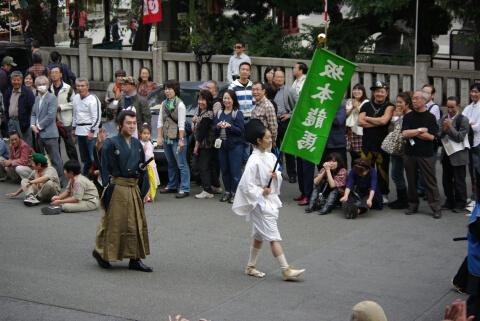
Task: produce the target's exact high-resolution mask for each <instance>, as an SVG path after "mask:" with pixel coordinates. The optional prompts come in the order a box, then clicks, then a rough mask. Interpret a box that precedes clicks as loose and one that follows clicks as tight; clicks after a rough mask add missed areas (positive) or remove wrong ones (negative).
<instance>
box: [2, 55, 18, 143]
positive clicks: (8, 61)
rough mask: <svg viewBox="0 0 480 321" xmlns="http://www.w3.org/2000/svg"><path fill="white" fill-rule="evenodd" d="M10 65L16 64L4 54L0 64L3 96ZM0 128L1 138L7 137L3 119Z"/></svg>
mask: <svg viewBox="0 0 480 321" xmlns="http://www.w3.org/2000/svg"><path fill="white" fill-rule="evenodd" d="M12 66H13V67H16V66H17V64H16V63H14V62H13V58H12V57H10V56H5V57H4V58H3V60H2V64H1V66H0V93H1V94H2V96H3V97H5V93H6V91H7V88H8V87H9V85H10V81H9V79H8V74H9V73H10V72H11V71H12ZM0 107H1V97H0ZM0 128H1V132H2V136H3V139H4V140H6V139H8V138H7V137H8V126H7V123H5V122H4V121H1V122H0Z"/></svg>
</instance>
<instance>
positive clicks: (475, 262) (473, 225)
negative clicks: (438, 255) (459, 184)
mask: <svg viewBox="0 0 480 321" xmlns="http://www.w3.org/2000/svg"><path fill="white" fill-rule="evenodd" d="M475 174H476V175H475V176H476V179H477V180H476V182H477V183H476V185H477V186H476V187H475V190H476V196H477V197H476V204H475V209H474V210H473V212H472V215H471V216H470V220H469V221H468V234H467V237H468V293H469V294H470V296H469V297H468V300H467V316H468V317H470V316H472V315H473V316H475V320H476V319H478V318H480V203H479V202H480V171H479V170H478V169H476V171H475Z"/></svg>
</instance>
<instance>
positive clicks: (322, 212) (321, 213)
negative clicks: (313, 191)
mask: <svg viewBox="0 0 480 321" xmlns="http://www.w3.org/2000/svg"><path fill="white" fill-rule="evenodd" d="M328 213H330V210H328V209H325V208H322V209H321V210H320V211H318V215H327V214H328Z"/></svg>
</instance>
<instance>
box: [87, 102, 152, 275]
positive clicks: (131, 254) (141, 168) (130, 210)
mask: <svg viewBox="0 0 480 321" xmlns="http://www.w3.org/2000/svg"><path fill="white" fill-rule="evenodd" d="M136 121H137V119H136V116H135V112H133V111H122V112H121V113H120V114H119V115H118V118H117V126H118V128H119V131H120V133H119V134H118V135H117V136H116V137H113V138H109V139H107V136H108V134H105V129H100V130H99V132H98V135H97V143H96V152H94V158H95V163H96V164H99V169H100V174H101V175H102V182H103V185H104V187H105V191H104V193H103V196H102V202H101V205H102V208H103V216H102V219H101V221H100V224H99V225H98V229H97V236H96V239H95V249H94V251H93V253H92V255H93V257H94V258H95V259H96V260H97V262H98V265H100V267H102V268H104V269H108V268H111V265H110V263H109V262H114V261H118V260H122V259H130V262H129V264H128V268H129V269H130V270H138V271H142V272H152V271H153V269H152V268H151V267H148V266H146V265H145V264H143V262H142V261H141V259H144V258H145V257H146V255H148V254H150V248H149V243H148V231H147V221H146V219H145V211H144V203H145V202H146V200H147V193H148V190H149V188H150V183H149V180H148V172H147V171H146V170H145V169H146V166H145V165H146V164H145V153H144V151H143V147H142V144H141V143H140V141H139V140H138V139H136V138H135V137H132V135H133V133H134V132H135V129H136V128H137V123H136Z"/></svg>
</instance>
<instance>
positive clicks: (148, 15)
mask: <svg viewBox="0 0 480 321" xmlns="http://www.w3.org/2000/svg"><path fill="white" fill-rule="evenodd" d="M159 21H162V7H161V5H160V0H143V24H147V23H155V22H159Z"/></svg>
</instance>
